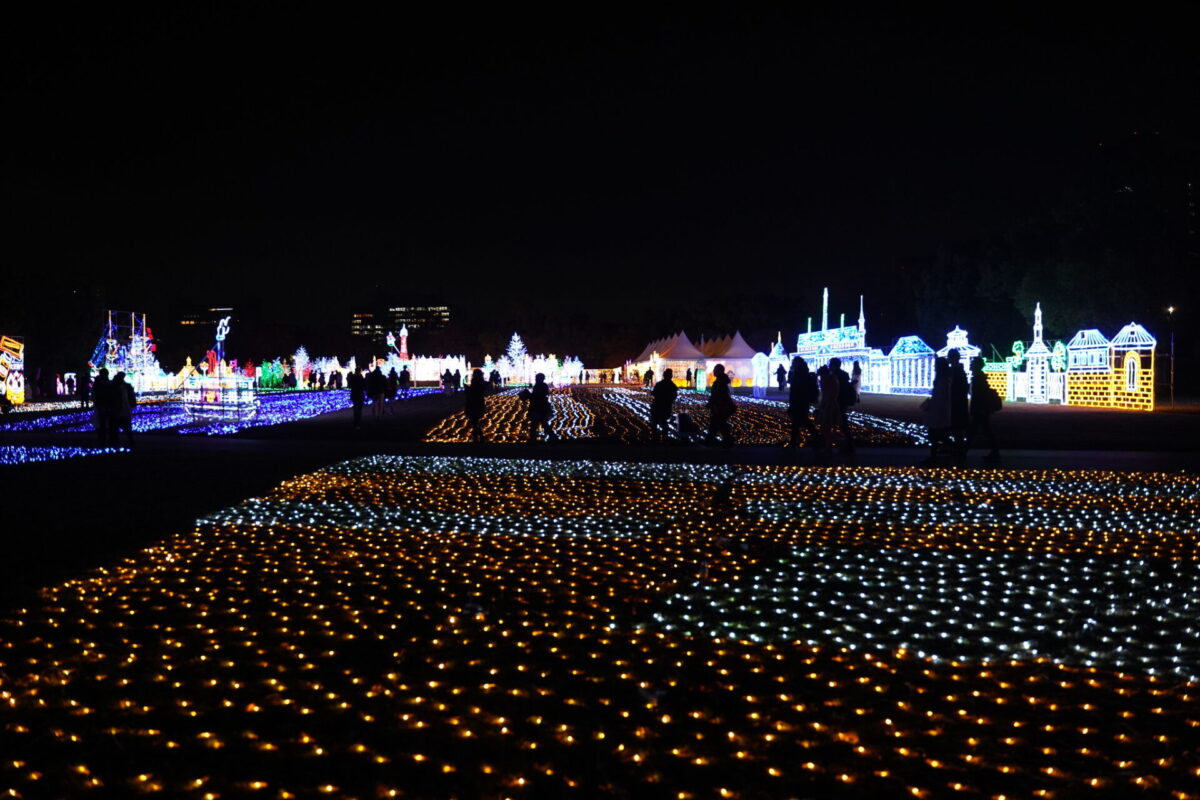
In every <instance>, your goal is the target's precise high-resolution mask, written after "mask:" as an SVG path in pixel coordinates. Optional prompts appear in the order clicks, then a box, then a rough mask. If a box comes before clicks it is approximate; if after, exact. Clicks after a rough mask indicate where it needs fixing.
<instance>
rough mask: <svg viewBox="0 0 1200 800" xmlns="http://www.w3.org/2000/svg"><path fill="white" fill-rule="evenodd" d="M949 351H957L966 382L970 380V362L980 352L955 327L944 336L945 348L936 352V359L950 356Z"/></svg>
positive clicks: (965, 335)
mask: <svg viewBox="0 0 1200 800" xmlns="http://www.w3.org/2000/svg"><path fill="white" fill-rule="evenodd" d="M951 350H957V351H958V355H959V356H960V358H961V360H962V367H963V369H964V370H966V373H967V380H968V381H970V380H971V360H972V359H975V358H979V354H980V353H981V352H982V351H981V350H980V349H979V348H978V347H976V346H975V345H973V344H971V341H970V340H969V339H968V338H967V332H966V331H964V330H963V329H962V328H960V327H958V326H957V325H955V326H954V330H952V331H950V332H949V333H947V334H946V346H945V347H943V348H942V349H941V350H938V351H937V354H938V358H946V357H947V356H949V355H950V351H951Z"/></svg>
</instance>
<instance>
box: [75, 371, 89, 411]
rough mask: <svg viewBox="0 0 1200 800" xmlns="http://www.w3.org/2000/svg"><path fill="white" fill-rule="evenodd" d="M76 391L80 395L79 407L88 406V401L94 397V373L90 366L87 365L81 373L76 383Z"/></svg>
mask: <svg viewBox="0 0 1200 800" xmlns="http://www.w3.org/2000/svg"><path fill="white" fill-rule="evenodd" d="M75 391H76V393H77V394H78V395H79V407H80V408H87V407H88V401H89V400H90V399H91V397H92V375H91V372H90V368H88V367H85V368H84V370H83V371H82V372H80V373H79V382H78V383H76V384H75Z"/></svg>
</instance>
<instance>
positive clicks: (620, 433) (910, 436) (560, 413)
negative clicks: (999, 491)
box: [425, 386, 928, 446]
mask: <svg viewBox="0 0 1200 800" xmlns="http://www.w3.org/2000/svg"><path fill="white" fill-rule="evenodd" d="M518 391H519V390H517V389H505V390H503V391H501V392H500V393H498V394H496V395H493V396H490V397H488V398H487V403H486V412H485V415H484V418H483V432H484V437H485V438H486V439H487V441H489V442H502V443H514V442H524V441H526V440H527V439H528V438H529V421H528V414H527V408H528V404H527V403H526V402H525V401H523V400H521V399H520V398H519V397H518V396H517V393H518ZM652 397H653V396H652V394H651V393H650V391H649V390H647V389H640V388H634V387H626V386H603V387H596V386H572V387H569V388H564V389H557V390H554V391H552V392H551V394H550V405H551V407H552V408H553V409H554V417H553V419H551V421H550V426H551V427H552V428H553V429H554V431H555V433H557V434H558V435H559V437H560V438H562V439H603V440H608V441H616V442H625V443H632V442H645V441H649V440H650V439H651V438H652V431H651V429H650V401H651V399H652ZM707 402H708V395H706V394H703V393H699V392H687V391H681V392H680V393H679V397H678V399H677V400H676V402H675V410H676V412H677V413H679V412H686V413H687V414H688V415H689V416H691V418H692V421H693V422H695V423H696V425H697V426H698V427H699V428H700V429H701V431H704V430H706V429H707V427H708V419H709V414H708V407H707V406H706V405H705V404H706V403H707ZM734 404H735V405H737V409H738V410H737V413H736V414H734V416H733V419H732V420H730V423H731V425H732V427H733V433H734V438H735V439H736V440H737V441H738V443H740V444H760V445H761V444H782V443H783V442H786V441H787V440H788V437H789V436H790V434H791V420H790V419H789V418H788V416H787V403H782V402H779V401H777V400H760V399H756V398H753V397H738V396H735V397H734ZM849 420H850V427H851V428H852V429H853V434H854V439H855V441H856V442H857V443H860V444H876V445H891V446H910V445H924V444H927V443H928V439H927V438H926V435H925V429H924V427H923V426H920V425H914V424H912V423H908V422H901V421H899V420H892V419H885V418H883V417H876V416H873V415H870V414H863V413H860V412H858V411H850V412H849ZM800 438H801V444H806V442H805V435H804V433H803V432H802V433H801V435H800ZM470 440H471V428H470V424H469V422H468V420H467V416H466V414H465V413H463V412H462V411H459V412H456V413H454V414H451V415H450V416H448V417H446V418H445V419H443V420H442V421H441V422H439V423H438V424H437V425H435V426H434V427H433V428H432V429H431V430H430V431H429V432H428V433H427V434H426V435H425V441H427V442H469V441H470Z"/></svg>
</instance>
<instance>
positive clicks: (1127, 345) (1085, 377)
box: [1066, 322, 1157, 411]
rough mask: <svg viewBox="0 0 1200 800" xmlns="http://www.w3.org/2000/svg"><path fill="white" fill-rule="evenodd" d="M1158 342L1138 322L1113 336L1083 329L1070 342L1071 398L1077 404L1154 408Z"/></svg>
mask: <svg viewBox="0 0 1200 800" xmlns="http://www.w3.org/2000/svg"><path fill="white" fill-rule="evenodd" d="M1156 344H1157V342H1156V341H1155V339H1154V337H1153V336H1151V335H1150V333H1149V332H1148V331H1147V330H1146V329H1145V328H1143V327H1142V326H1141V325H1139V324H1137V323H1136V322H1130V323H1129V324H1128V325H1126V326H1125V327H1124V328H1121V330H1120V332H1119V333H1117V335H1116V336H1115V337H1113V339H1112V341H1109V340H1108V339H1105V338H1104V334H1102V333H1100V331H1098V330H1096V329H1094V328H1089V329H1087V330H1082V331H1079V332H1078V333H1076V334H1075V336H1073V337H1072V338H1071V341H1069V342H1067V347H1066V349H1067V372H1066V384H1067V389H1066V392H1067V402H1068V403H1069V404H1071V405H1075V406H1092V407H1095V408H1123V409H1129V410H1133V411H1153V410H1154V348H1155V346H1156Z"/></svg>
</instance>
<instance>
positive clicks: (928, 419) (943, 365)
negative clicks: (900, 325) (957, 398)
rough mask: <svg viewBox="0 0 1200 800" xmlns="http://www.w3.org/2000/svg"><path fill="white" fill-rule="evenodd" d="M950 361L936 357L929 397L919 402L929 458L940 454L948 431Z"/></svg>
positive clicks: (931, 459)
mask: <svg viewBox="0 0 1200 800" xmlns="http://www.w3.org/2000/svg"><path fill="white" fill-rule="evenodd" d="M951 380H952V379H951V377H950V362H949V361H947V360H946V359H945V358H942V357H940V356H939V357H938V359H937V360H936V361H935V362H934V365H933V389H932V390H931V391H930V395H929V399H928V400H926V401H925V402H924V403H922V404H921V410H922V411H924V412H925V427H926V428H928V430H929V459H928V462H932V461H933V460H934V459H935V458H937V457H938V456H939V455H941V452H942V450H943V448H944V446H945V444H946V437H947V436H948V435H949V433H950V422H951V418H950V404H951V399H950V381H951Z"/></svg>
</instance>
